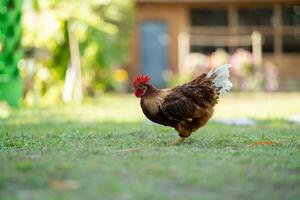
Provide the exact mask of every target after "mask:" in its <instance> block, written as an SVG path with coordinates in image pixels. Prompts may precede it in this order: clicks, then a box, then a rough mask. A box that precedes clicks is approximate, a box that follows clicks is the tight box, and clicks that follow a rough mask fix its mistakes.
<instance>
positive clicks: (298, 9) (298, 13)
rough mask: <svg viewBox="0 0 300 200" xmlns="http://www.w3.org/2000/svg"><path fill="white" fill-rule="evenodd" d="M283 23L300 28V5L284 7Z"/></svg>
mask: <svg viewBox="0 0 300 200" xmlns="http://www.w3.org/2000/svg"><path fill="white" fill-rule="evenodd" d="M282 22H283V24H284V25H298V26H300V5H297V6H296V5H295V6H283V7H282Z"/></svg>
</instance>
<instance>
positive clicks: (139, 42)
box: [129, 0, 300, 86]
mask: <svg viewBox="0 0 300 200" xmlns="http://www.w3.org/2000/svg"><path fill="white" fill-rule="evenodd" d="M254 31H257V32H259V33H260V34H261V36H262V46H261V48H262V65H263V63H265V62H267V61H270V62H272V63H273V64H274V65H275V66H276V67H277V68H278V72H279V73H278V74H279V80H280V83H281V84H282V85H288V84H289V82H290V81H297V80H299V82H300V0H136V1H135V30H134V34H133V43H132V54H131V55H132V57H131V64H130V68H129V74H130V77H131V78H133V77H134V76H136V75H137V74H140V73H145V74H150V75H151V77H152V80H153V82H154V83H155V84H157V85H158V86H164V84H165V82H164V81H165V80H164V77H163V76H164V73H165V71H167V70H171V71H172V72H174V73H180V71H181V68H182V66H183V65H184V62H185V59H186V58H187V56H188V55H189V54H190V53H192V52H201V53H203V54H210V53H212V52H214V51H215V50H216V49H217V48H223V49H225V50H226V51H227V52H228V53H229V54H230V53H233V52H234V51H235V50H236V49H237V48H245V49H248V50H250V51H251V50H252V46H253V42H252V41H251V34H252V33H253V32H254Z"/></svg>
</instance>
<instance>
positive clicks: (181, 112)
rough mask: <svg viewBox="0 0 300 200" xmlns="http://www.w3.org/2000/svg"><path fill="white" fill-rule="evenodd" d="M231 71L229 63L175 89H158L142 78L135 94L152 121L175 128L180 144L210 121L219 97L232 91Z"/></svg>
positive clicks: (138, 80) (135, 87)
mask: <svg viewBox="0 0 300 200" xmlns="http://www.w3.org/2000/svg"><path fill="white" fill-rule="evenodd" d="M229 68H230V65H229V64H225V65H222V66H220V67H217V68H214V69H212V70H211V71H210V72H209V73H208V74H202V75H200V76H198V77H197V78H195V79H194V80H192V81H191V82H188V83H185V84H183V85H180V86H177V87H175V88H172V89H170V88H167V89H158V88H156V87H155V86H154V85H152V84H151V83H150V77H149V76H145V75H141V76H138V77H137V78H136V79H135V80H134V81H133V88H134V94H135V96H136V97H138V98H141V101H140V104H141V108H142V111H143V113H144V115H145V116H146V117H147V118H148V119H149V120H151V121H153V122H155V123H158V124H161V125H165V126H170V127H173V128H175V130H176V131H177V132H178V133H179V138H178V139H177V140H176V141H175V144H178V143H181V142H183V141H184V140H185V139H186V138H187V137H189V136H190V135H191V134H192V133H193V132H194V131H196V130H198V129H199V128H200V127H202V126H204V125H205V124H206V123H207V122H208V120H209V119H210V118H211V117H212V115H213V113H214V106H215V105H216V104H217V103H218V99H219V95H220V94H224V93H226V92H228V91H229V90H230V89H231V87H232V83H231V82H230V80H229Z"/></svg>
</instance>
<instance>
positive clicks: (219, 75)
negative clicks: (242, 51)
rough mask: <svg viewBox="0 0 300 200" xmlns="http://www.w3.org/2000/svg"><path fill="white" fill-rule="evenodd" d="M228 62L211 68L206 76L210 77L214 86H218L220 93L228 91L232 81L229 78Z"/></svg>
mask: <svg viewBox="0 0 300 200" xmlns="http://www.w3.org/2000/svg"><path fill="white" fill-rule="evenodd" d="M230 67H231V66H230V65H229V64H225V65H222V66H220V67H216V68H213V69H212V70H211V71H210V72H209V73H208V74H207V77H208V78H211V79H212V81H213V83H214V86H215V87H216V88H218V90H219V92H220V94H224V93H227V92H229V90H230V89H231V88H232V83H231V81H230V80H229V68H230Z"/></svg>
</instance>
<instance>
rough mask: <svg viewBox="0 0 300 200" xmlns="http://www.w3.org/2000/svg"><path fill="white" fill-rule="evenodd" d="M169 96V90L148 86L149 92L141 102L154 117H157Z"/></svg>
mask: <svg viewBox="0 0 300 200" xmlns="http://www.w3.org/2000/svg"><path fill="white" fill-rule="evenodd" d="M168 94H170V89H169V88H166V89H158V88H156V87H155V86H153V85H151V84H148V85H147V92H146V94H145V95H144V96H143V97H142V98H141V101H142V103H143V104H144V105H145V106H146V107H147V109H148V111H149V112H150V113H151V114H152V115H156V114H157V113H158V112H159V109H160V108H161V106H162V104H163V103H164V101H165V98H166V96H167V95H168Z"/></svg>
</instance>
